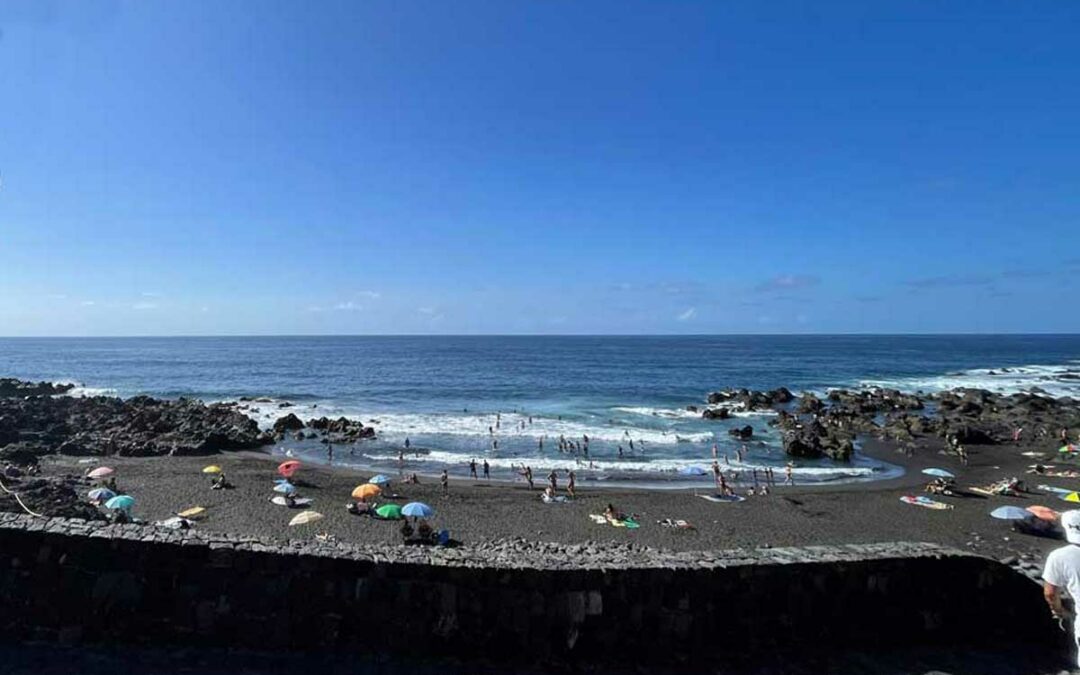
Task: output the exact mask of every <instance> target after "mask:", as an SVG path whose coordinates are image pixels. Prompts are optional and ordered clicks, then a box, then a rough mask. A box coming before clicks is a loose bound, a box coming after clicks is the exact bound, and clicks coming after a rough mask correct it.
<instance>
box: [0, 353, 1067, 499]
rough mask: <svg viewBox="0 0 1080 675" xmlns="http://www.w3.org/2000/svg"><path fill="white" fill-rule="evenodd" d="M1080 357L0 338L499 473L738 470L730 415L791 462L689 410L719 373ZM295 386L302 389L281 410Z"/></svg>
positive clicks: (1013, 369)
mask: <svg viewBox="0 0 1080 675" xmlns="http://www.w3.org/2000/svg"><path fill="white" fill-rule="evenodd" d="M1078 359H1080V336H1075V335H1069V336H1056V335H1038V336H1019V335H1015V336H720V337H707V336H700V337H697V336H695V337H252V338H243V337H224V338H43V339H37V338H12V339H7V338H5V339H0V374H3V375H11V376H15V377H21V378H26V379H35V380H37V379H45V380H63V381H74V382H78V383H80V384H81V385H83V389H81V390H80V391H79V392H78V393H109V394H116V395H120V396H131V395H134V394H151V395H154V396H163V397H177V396H193V397H198V398H202V399H204V400H207V401H217V400H234V399H237V398H239V397H240V396H255V397H269V398H271V399H273V402H272V403H259V404H254V406H253V407H252V409H251V411H250V412H251V414H252V415H253V416H255V417H256V418H258V419H259V420H260V423H262V424H266V425H268V424H270V423H272V421H273V419H275V418H276V417H277V416H278V415H281V414H284V412H289V411H292V412H296V413H297V414H298V415H300V416H301V417H311V416H321V415H330V416H337V415H348V416H355V417H359V418H360V419H362V420H364V421H365V422H369V421H370V422H371V423H372V424H374V425H375V426H376V428H377V429H378V430H379V439H378V440H376V441H374V442H370V443H364V444H361V445H360V446H358V447H357V448H354V449H352V452H351V453H350V452H349V449H341V450H339V452H338V453H337V457H336V461H337V462H339V463H340V462H351V463H355V464H358V465H364V466H370V467H372V468H376V469H385V470H387V471H389V470H393V471H397V470H398V468H399V467H398V462H397V457H398V450H399V448H400V446H401V445H402V444H403V442H404V440H405V438H409V439H410V442H411V444H412V445H413V446H414V447H415V446H418V447H421V448H422V449H423V451H422V453H421V454H420V456H419V457H416V456H415V455H411V454H410V456H409V457H408V458H407V459H408V462H407V464H408V465H407V467H406V470H417V471H427V472H430V471H433V470H438V469H441V468H442V467H444V466H448V467H450V468H451V470H452V471H454V472H456V473H460V472H462V471H464V466H465V462H467V461H468V459H469V458H471V457H476V458H478V459H485V458H486V459H487V460H488V461H489V462H490V463H491V465H492V466H493V468H494V471H495V472H496V474H499V473H508V472H510V471H511V470H512V467H514V466H516V465H519V464H521V463H529V464H530V466H532V468H533V470H534V471H544V470H546V469H548V468H550V467H561V468H570V467H576V468H577V469H578V472H579V476H581V477H582V478H583V479H590V478H591V479H596V480H604V479H609V480H611V479H629V478H634V477H638V478H645V477H648V478H649V479H651V480H655V479H658V478H661V479H662V478H664V477H669V476H673V475H674V471H676V470H677V469H679V468H681V467H685V466H688V465H694V464H701V465H703V466H704V465H707V464H708V462H709V461H711V448H712V445H713V444H714V443H716V444H718V446H719V449H720V452H721V454H722V455H723V454H727V455H728V456H729V458H732V459H731V461H732V466H733V467H735V468H739V467H740V463H739V462H737V461H735V460H734V459H733V458H734V453H735V450H736V449H737V448H739V446H740V444H739V443H737V442H734V441H733V440H731V438H730V436H729V435H728V433H727V430H728V429H729V428H730V427H732V426H734V425H736V424H739V425H742V424H747V423H749V424H752V425H753V426H754V428H755V430H756V431H758V433H760V434H761V435H760V440H759V441H757V442H754V443H750V444H748V445H747V450H748V456H747V457H745V458H744V462H742V463H741V466H742V467H743V468H748V467H750V466H766V465H774V466H780V465H782V464H783V462H784V461H785V458H784V456H783V454H782V453H781V452H779V449H778V439H777V437H776V435H775V433H773V432H772V431H771V430H770V429H769V428H768V427H767V425H766V423H767V421H768V418H767V416H763V415H760V414H748V415H745V416H742V417H740V418H738V419H735V420H731V421H725V422H707V421H704V420H702V419H700V417H699V416H698V415H697V414H694V413H690V412H688V411H686V410H685V408H686V406H687V405H693V404H701V403H702V402H703V400H704V397H705V395H706V393H707V392H709V391H711V390H714V389H719V388H725V387H751V388H773V387H778V386H787V387H789V388H790V389H792V390H793V391H796V392H798V391H800V390H814V391H819V392H820V391H824V390H826V389H828V388H830V387H839V386H855V385H860V384H881V385H889V386H898V387H902V388H908V389H925V390H933V389H941V388H946V387H953V386H981V387H986V388H993V389H1000V390H1020V389H1029V388H1031V387H1036V386H1037V387H1041V388H1043V389H1045V390H1047V391H1049V392H1051V393H1054V394H1058V395H1062V394H1070V393H1073V394H1080V380H1074V379H1072V377H1074V375H1073V371H1077V372H1078V373H1080V361H1078ZM1003 368H1004V369H1007V370H1006V371H1002V369H1003ZM282 401H289V402H291V403H294V404H296V405H295V407H293V408H290V409H288V410H283V409H280V408H279V407H278V404H279V403H280V402H282ZM497 414H499V416H498V417H497ZM530 418H531V422H530ZM489 427H491V431H489ZM496 427H497V428H496ZM560 435H561V436H563V437H565V438H566V439H568V440H574V441H581V440H582V439H583V436H585V435H587V436H589V439H590V443H589V450H590V454H589V457H588V458H587V459H586V458H585V457H584V456H583V455H581V454H578V455H576V456H575V455H573V454H568V453H560V452H559V451H558V450H557V448H556V445H557V440H558V438H559V437H560ZM541 440H543V441H544V446H543V449H541V448H540V441H541ZM631 440H633V441H634V447H633V449H632V450H631V448H630V441H631ZM492 441H497V442H498V447H497V448H496V447H493V443H492ZM620 447H622V450H623V454H622V456H621V457H620V456H619V453H618V451H619V448H620ZM286 450H289V451H291V452H294V453H296V454H299V455H302V456H308V457H316V456H321V454H322V453H323V450H322V448H321V446H317V445H316V444H313V443H310V442H307V443H305V442H300V443H297V442H292V441H290V442H289V443H287V444H284V445H283V446H282V447H281V448H278V449H277V451H279V452H284V451H286ZM590 463H591V464H592V469H591V470H590V468H589V466H590ZM882 468H883V467H882V466H881V465H879V464H876V463H874V462H871V461H869V460H865V459H860V460H859V461H857V462H856V463H855V464H854V465H852V466H838V465H834V464H832V463H830V462H828V461H821V462H803V463H801V464H800V465H799V466H798V467H797V469H796V474H797V475H798V476H800V477H801V478H802V479H804V480H836V479H852V478H868V477H874V476H880V475H882V473H883V472H882Z"/></svg>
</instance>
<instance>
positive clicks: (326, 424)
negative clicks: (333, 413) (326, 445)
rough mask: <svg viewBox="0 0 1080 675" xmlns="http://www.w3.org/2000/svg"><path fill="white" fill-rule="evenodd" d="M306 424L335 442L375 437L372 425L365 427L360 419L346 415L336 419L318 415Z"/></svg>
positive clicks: (349, 441) (348, 441)
mask: <svg viewBox="0 0 1080 675" xmlns="http://www.w3.org/2000/svg"><path fill="white" fill-rule="evenodd" d="M307 425H308V426H309V427H311V428H312V429H317V430H319V431H321V432H323V433H324V434H327V436H328V437H329V440H331V441H334V442H337V443H351V442H355V441H358V440H361V439H365V438H374V437H375V429H374V428H373V427H365V426H364V424H363V423H362V422H361V421H360V420H351V419H349V418H347V417H339V418H337V419H336V420H333V419H330V418H329V417H320V418H318V419H313V420H310V421H308V423H307Z"/></svg>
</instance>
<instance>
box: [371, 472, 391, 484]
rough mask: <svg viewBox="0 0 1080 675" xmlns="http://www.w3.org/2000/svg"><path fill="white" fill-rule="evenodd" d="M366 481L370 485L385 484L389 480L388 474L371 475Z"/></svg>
mask: <svg viewBox="0 0 1080 675" xmlns="http://www.w3.org/2000/svg"><path fill="white" fill-rule="evenodd" d="M368 482H369V483H371V484H372V485H386V484H387V483H389V482H390V476H384V475H382V474H381V473H380V474H379V475H378V476H372V477H371V480H369V481H368Z"/></svg>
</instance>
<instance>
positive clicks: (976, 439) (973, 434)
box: [952, 424, 997, 445]
mask: <svg viewBox="0 0 1080 675" xmlns="http://www.w3.org/2000/svg"><path fill="white" fill-rule="evenodd" d="M952 434H953V435H954V436H956V440H957V441H959V442H960V443H963V444H964V445H995V444H996V443H997V440H995V439H994V437H993V436H991V435H990V434H989V433H988V432H986V431H984V430H982V429H978V428H976V427H973V426H971V425H968V424H965V425H963V426H960V427H957V428H956V429H953V430H952Z"/></svg>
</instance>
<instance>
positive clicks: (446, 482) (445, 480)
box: [439, 469, 450, 495]
mask: <svg viewBox="0 0 1080 675" xmlns="http://www.w3.org/2000/svg"><path fill="white" fill-rule="evenodd" d="M439 483H441V484H442V493H443V494H444V495H447V494H450V476H449V475H447V473H446V469H443V470H442V476H439Z"/></svg>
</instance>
